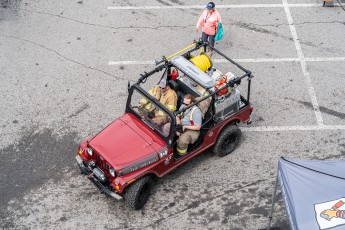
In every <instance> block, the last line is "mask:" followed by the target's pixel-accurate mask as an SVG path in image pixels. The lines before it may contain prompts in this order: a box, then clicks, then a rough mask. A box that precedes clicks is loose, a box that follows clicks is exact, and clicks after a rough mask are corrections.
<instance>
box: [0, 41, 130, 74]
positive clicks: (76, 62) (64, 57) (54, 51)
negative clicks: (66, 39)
mask: <svg viewBox="0 0 345 230" xmlns="http://www.w3.org/2000/svg"><path fill="white" fill-rule="evenodd" d="M0 37H5V38H12V39H17V40H20V41H25V42H28V43H31V44H34V45H37V46H40V47H42V48H44V49H46V50H49V51H51V52H53V53H55V54H57V55H58V56H60V57H62V58H63V59H65V60H67V61H70V62H73V63H75V64H78V65H81V66H83V67H85V68H87V69H91V70H95V71H98V72H101V73H103V74H106V75H108V76H112V77H114V78H116V79H122V80H128V79H126V78H122V77H118V76H115V75H113V74H111V73H108V72H105V71H103V70H100V69H97V68H94V67H92V66H87V65H85V64H83V63H81V62H78V61H75V60H73V59H70V58H68V57H66V56H64V55H62V54H60V53H59V52H57V51H56V50H53V49H51V48H48V47H46V46H44V45H42V44H39V43H36V42H33V41H30V40H27V39H24V38H20V37H16V36H10V35H2V34H0Z"/></svg>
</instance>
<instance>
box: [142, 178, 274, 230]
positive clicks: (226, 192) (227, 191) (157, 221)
mask: <svg viewBox="0 0 345 230" xmlns="http://www.w3.org/2000/svg"><path fill="white" fill-rule="evenodd" d="M267 180H269V179H262V180H257V181H256V182H253V183H250V184H247V185H244V186H241V187H239V188H237V189H230V190H226V191H225V192H224V193H223V194H220V195H218V196H214V197H212V199H208V198H203V199H200V200H199V202H198V203H203V202H204V201H210V200H215V199H217V198H219V197H222V196H225V195H228V194H229V193H233V192H236V191H239V190H242V189H244V188H247V187H250V186H253V185H257V184H260V183H261V182H264V181H267ZM197 206H199V204H196V202H192V203H191V204H189V205H187V207H186V208H184V209H182V210H180V211H178V212H175V213H172V214H171V215H169V216H167V217H163V218H161V219H158V220H156V221H154V222H153V223H151V224H149V225H146V226H144V228H147V227H153V226H155V225H156V224H158V223H160V222H162V221H164V220H165V219H168V218H170V217H173V216H175V215H177V214H180V213H182V212H185V211H187V210H189V209H191V208H196V207H197Z"/></svg>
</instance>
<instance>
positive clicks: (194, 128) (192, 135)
mask: <svg viewBox="0 0 345 230" xmlns="http://www.w3.org/2000/svg"><path fill="white" fill-rule="evenodd" d="M193 102H194V97H193V96H192V95H191V94H186V95H185V96H184V98H183V104H182V106H181V108H180V110H181V109H183V108H185V107H187V106H188V105H190V104H192V103H193ZM176 123H177V124H180V125H182V133H181V132H177V135H178V136H179V138H178V140H177V149H176V150H177V154H178V155H179V156H183V155H185V154H186V153H187V148H188V145H189V144H193V143H194V142H195V141H196V140H197V139H198V137H199V135H200V129H201V124H202V113H201V110H200V109H199V107H198V106H196V105H195V106H193V107H191V108H189V109H187V110H186V111H184V112H183V113H182V114H181V116H180V117H176Z"/></svg>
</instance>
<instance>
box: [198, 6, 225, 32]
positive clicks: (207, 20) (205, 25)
mask: <svg viewBox="0 0 345 230" xmlns="http://www.w3.org/2000/svg"><path fill="white" fill-rule="evenodd" d="M217 22H220V23H222V18H221V17H220V14H219V13H218V11H217V10H214V11H213V12H212V13H209V12H208V10H207V9H206V10H205V11H204V12H203V13H202V14H201V16H200V18H199V20H198V23H197V24H196V28H197V29H199V28H200V26H202V32H204V33H206V34H208V35H215V34H216V30H217Z"/></svg>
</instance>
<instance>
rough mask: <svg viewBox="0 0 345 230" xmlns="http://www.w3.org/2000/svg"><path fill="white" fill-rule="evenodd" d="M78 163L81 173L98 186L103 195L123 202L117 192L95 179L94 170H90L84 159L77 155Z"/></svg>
mask: <svg viewBox="0 0 345 230" xmlns="http://www.w3.org/2000/svg"><path fill="white" fill-rule="evenodd" d="M75 159H76V161H77V162H78V165H79V168H80V171H81V173H82V174H84V175H86V176H87V178H89V179H90V180H91V181H92V183H94V184H95V185H96V187H97V188H98V189H99V190H100V191H101V193H104V194H105V195H107V196H109V197H112V198H115V199H116V200H121V199H122V196H120V195H118V194H116V193H115V192H113V191H111V190H110V189H109V188H107V187H106V186H104V185H103V184H102V183H101V182H100V181H99V180H98V178H96V177H95V175H94V173H93V171H92V169H90V168H89V167H86V166H85V164H84V162H83V159H82V158H81V157H80V156H79V155H77V156H76V157H75Z"/></svg>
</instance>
